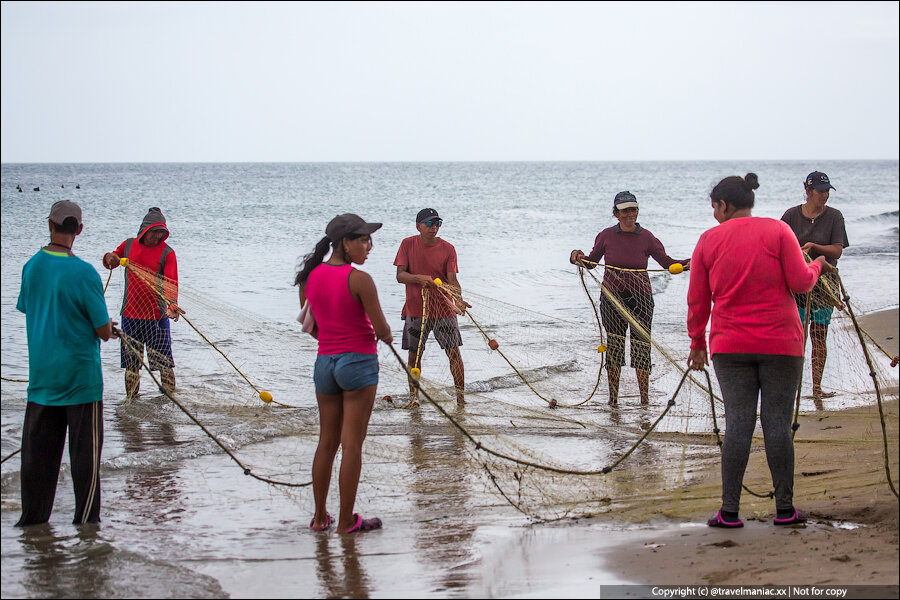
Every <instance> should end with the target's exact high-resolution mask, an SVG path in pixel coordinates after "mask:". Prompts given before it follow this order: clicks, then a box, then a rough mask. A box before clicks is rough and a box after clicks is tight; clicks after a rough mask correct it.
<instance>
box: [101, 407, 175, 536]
mask: <svg viewBox="0 0 900 600" xmlns="http://www.w3.org/2000/svg"><path fill="white" fill-rule="evenodd" d="M137 403H144V405H143V406H138V407H136V406H135V405H136V404H137ZM151 403H152V400H143V399H140V398H138V399H135V400H128V401H123V402H122V403H121V404H119V405H118V406H117V407H116V411H115V420H114V423H115V427H116V430H117V431H118V432H119V435H120V436H121V440H122V445H123V447H124V449H125V451H126V452H129V453H140V452H145V451H148V450H152V449H156V448H162V449H166V448H174V447H175V446H177V445H179V444H180V443H181V442H179V441H178V440H177V439H176V437H175V427H174V426H173V425H172V424H171V423H169V422H167V421H165V420H160V419H154V418H152V417H150V416H148V415H138V414H137V413H138V411H144V412H146V411H147V409H148V408H152V405H151ZM136 415H137V416H136ZM163 455H164V454H163ZM148 462H149V461H148ZM177 473H178V466H177V464H176V463H175V462H174V461H173V462H168V461H165V460H162V461H158V462H156V463H154V464H146V465H143V466H142V467H141V468H140V469H133V470H131V471H130V472H129V473H128V474H127V476H126V479H125V490H124V491H125V495H126V496H127V497H128V498H129V499H131V500H135V501H138V502H140V503H141V505H143V504H144V503H147V506H149V507H151V510H149V511H147V512H146V513H145V514H144V517H146V518H147V519H150V520H152V521H153V522H163V521H167V522H169V521H178V520H180V518H181V513H183V512H184V508H182V507H181V506H179V500H180V496H181V494H180V492H179V489H178V478H177Z"/></svg>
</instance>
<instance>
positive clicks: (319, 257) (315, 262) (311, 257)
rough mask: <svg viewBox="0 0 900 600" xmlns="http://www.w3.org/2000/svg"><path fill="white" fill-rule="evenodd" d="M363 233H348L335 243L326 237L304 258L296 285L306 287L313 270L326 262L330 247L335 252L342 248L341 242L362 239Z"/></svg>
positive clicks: (298, 271)
mask: <svg viewBox="0 0 900 600" xmlns="http://www.w3.org/2000/svg"><path fill="white" fill-rule="evenodd" d="M363 235H367V234H363V233H348V234H347V235H345V236H344V237H342V238H338V239H336V240H334V241H333V242H331V241H329V240H328V236H327V235H326V236H325V237H323V238H322V239H321V240H319V243H318V244H316V247H315V249H314V250H313V251H312V252H310V253H309V254H307V255H306V256H304V257H303V261H302V262H301V263H300V268H299V269H298V270H297V277H295V278H294V285H299V286H301V287H302V286H304V285H306V280H307V279H309V274H310V273H312V272H313V269H315V268H316V267H318V266H319V265H321V264H322V261H324V260H325V255H326V254H328V246H331V249H332V250H335V249H337V248H339V247H340V243H341V240H343V239H345V238H346V239H348V240H355V239H356V238H360V237H362V236H363Z"/></svg>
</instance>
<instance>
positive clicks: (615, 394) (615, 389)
mask: <svg viewBox="0 0 900 600" xmlns="http://www.w3.org/2000/svg"><path fill="white" fill-rule="evenodd" d="M621 372H622V369H621V368H619V367H606V379H607V381H608V382H609V404H610V406H615V405H616V404H618V403H619V374H620V373H621Z"/></svg>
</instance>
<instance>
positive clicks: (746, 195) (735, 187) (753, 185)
mask: <svg viewBox="0 0 900 600" xmlns="http://www.w3.org/2000/svg"><path fill="white" fill-rule="evenodd" d="M758 187H759V177H757V175H756V173H747V175H746V176H745V177H738V176H737V175H732V176H731V177H726V178H725V179H723V180H722V181H720V182H719V183H717V184H716V187H714V188H713V189H712V192H710V193H709V197H710V199H712V201H713V202H724V203H725V204H727V205H728V206H731V207H732V208H735V209H740V208H753V203H754V201H755V199H756V197H755V195H754V193H753V190H755V189H757V188H758Z"/></svg>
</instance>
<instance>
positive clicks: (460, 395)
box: [444, 348, 466, 404]
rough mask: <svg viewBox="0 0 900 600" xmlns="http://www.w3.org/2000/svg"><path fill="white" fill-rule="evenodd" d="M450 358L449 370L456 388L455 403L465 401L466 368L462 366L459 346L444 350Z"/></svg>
mask: <svg viewBox="0 0 900 600" xmlns="http://www.w3.org/2000/svg"><path fill="white" fill-rule="evenodd" d="M444 352H446V353H447V358H448V359H450V372H451V373H453V386H454V387H455V388H456V402H457V404H465V403H466V395H465V391H466V369H465V366H463V361H462V354H461V353H460V351H459V348H447V349H446V350H444Z"/></svg>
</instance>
